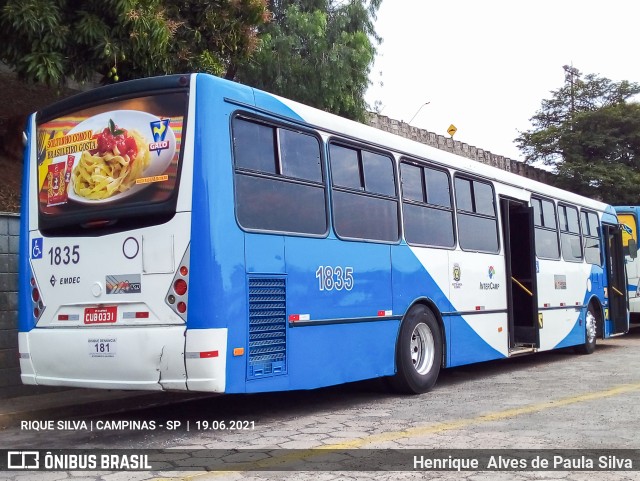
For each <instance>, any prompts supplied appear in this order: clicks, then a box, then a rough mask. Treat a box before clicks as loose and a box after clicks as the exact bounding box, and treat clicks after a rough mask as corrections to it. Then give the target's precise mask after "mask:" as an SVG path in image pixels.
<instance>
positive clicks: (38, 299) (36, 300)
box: [29, 274, 45, 321]
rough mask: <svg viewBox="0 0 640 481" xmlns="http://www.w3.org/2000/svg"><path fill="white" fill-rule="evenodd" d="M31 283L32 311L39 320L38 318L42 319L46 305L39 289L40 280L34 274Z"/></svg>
mask: <svg viewBox="0 0 640 481" xmlns="http://www.w3.org/2000/svg"><path fill="white" fill-rule="evenodd" d="M29 283H30V284H31V312H32V313H33V317H34V319H35V320H36V321H38V319H40V316H42V313H43V311H44V308H45V306H44V302H42V296H41V295H40V289H38V281H36V278H35V277H34V276H33V274H32V276H31V280H30V281H29Z"/></svg>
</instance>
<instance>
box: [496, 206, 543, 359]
mask: <svg viewBox="0 0 640 481" xmlns="http://www.w3.org/2000/svg"><path fill="white" fill-rule="evenodd" d="M500 209H501V211H502V222H503V236H504V245H505V265H506V274H507V286H508V288H507V309H508V315H509V351H510V352H514V351H521V350H529V349H533V348H536V347H540V332H539V326H538V294H537V292H538V289H537V284H536V254H535V242H534V230H533V229H534V227H533V208H532V207H529V206H528V205H527V204H526V203H525V202H523V201H519V200H515V199H507V198H501V199H500Z"/></svg>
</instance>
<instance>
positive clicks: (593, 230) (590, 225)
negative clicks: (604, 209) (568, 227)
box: [582, 210, 602, 265]
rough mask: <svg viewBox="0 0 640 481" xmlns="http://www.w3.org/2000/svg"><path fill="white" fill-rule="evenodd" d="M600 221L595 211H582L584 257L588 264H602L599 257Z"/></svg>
mask: <svg viewBox="0 0 640 481" xmlns="http://www.w3.org/2000/svg"><path fill="white" fill-rule="evenodd" d="M599 229H600V223H599V221H598V216H597V215H596V213H595V212H588V211H584V210H583V211H582V235H583V244H584V258H585V260H586V261H587V262H588V263H589V264H595V265H602V260H601V258H600V236H599Z"/></svg>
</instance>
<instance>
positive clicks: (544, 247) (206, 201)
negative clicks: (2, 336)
mask: <svg viewBox="0 0 640 481" xmlns="http://www.w3.org/2000/svg"><path fill="white" fill-rule="evenodd" d="M27 138H28V141H27V147H26V153H25V162H24V165H25V171H24V179H25V182H24V191H23V197H22V198H23V206H22V231H21V248H22V257H21V261H20V272H21V273H20V276H21V277H20V278H21V287H22V288H21V292H20V296H19V299H20V300H19V310H20V321H19V325H20V328H19V350H20V364H21V370H22V380H23V382H24V383H26V384H40V385H63V386H78V387H90V388H108V389H148V390H154V389H155V390H193V391H212V392H225V393H246V392H263V391H277V390H292V389H313V388H318V387H321V386H328V385H335V384H339V383H345V382H350V381H356V380H361V379H368V378H374V377H381V376H389V377H391V379H392V384H393V385H394V386H395V387H396V388H397V389H398V390H400V391H404V392H411V393H419V392H424V391H427V390H429V389H430V388H431V387H432V386H433V385H434V383H435V381H436V378H437V376H438V373H439V371H440V369H441V368H449V367H453V366H460V365H464V364H469V363H476V362H481V361H488V360H493V359H502V358H509V357H511V356H516V355H519V354H523V353H533V352H537V351H547V350H551V349H558V348H564V347H569V346H573V347H575V348H577V349H578V350H581V351H583V352H587V353H589V352H592V351H593V349H594V348H595V343H596V338H597V337H600V338H607V337H609V336H612V335H615V334H619V333H624V332H626V331H627V330H628V311H627V299H626V290H625V289H624V288H623V286H624V265H623V256H622V255H621V249H622V244H621V230H620V227H619V225H618V221H617V218H616V215H615V212H614V210H613V208H612V207H610V206H608V205H606V204H603V203H601V202H597V201H594V200H590V199H587V198H584V197H580V196H578V195H574V194H571V193H568V192H565V191H562V190H559V189H556V188H552V187H549V186H547V185H544V184H542V183H538V182H535V181H533V180H530V179H526V178H522V177H520V176H518V175H515V174H512V173H509V172H505V171H502V170H499V169H496V168H493V167H491V166H487V165H483V164H480V163H478V162H475V161H472V160H469V159H466V158H461V157H459V156H456V155H454V154H451V153H448V152H444V151H440V150H437V149H434V148H431V147H429V146H426V145H423V144H420V143H416V142H413V141H411V140H408V139H404V138H401V137H398V136H395V135H392V134H389V133H385V132H381V131H379V130H376V129H374V128H371V127H368V126H366V125H362V124H359V123H355V122H352V121H348V120H345V119H343V118H339V117H337V116H334V115H331V114H328V113H326V112H322V111H319V110H316V109H313V108H310V107H307V106H304V105H301V104H298V103H296V102H293V101H290V100H286V99H283V98H279V97H276V96H274V95H271V94H268V93H265V92H261V91H258V90H255V89H253V88H250V87H248V86H243V85H238V84H235V83H232V82H228V81H225V80H221V79H219V78H215V77H212V76H209V75H203V74H194V75H190V76H166V77H160V78H152V79H144V80H136V81H131V82H126V83H121V84H116V85H112V86H108V87H104V88H100V89H96V90H93V91H90V92H86V93H82V94H79V95H77V96H75V97H71V98H69V99H66V100H63V101H61V102H59V103H56V104H55V105H52V106H50V107H48V108H45V109H43V110H42V111H40V112H37V113H35V114H34V115H32V116H31V117H30V121H29V125H28V129H27Z"/></svg>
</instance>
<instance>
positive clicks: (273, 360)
mask: <svg viewBox="0 0 640 481" xmlns="http://www.w3.org/2000/svg"><path fill="white" fill-rule="evenodd" d="M286 298H287V296H286V284H285V280H284V278H265V277H252V278H249V366H248V377H249V379H255V378H261V377H267V376H275V375H279V374H286V372H287V362H286V361H287V322H286V320H287V303H286Z"/></svg>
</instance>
